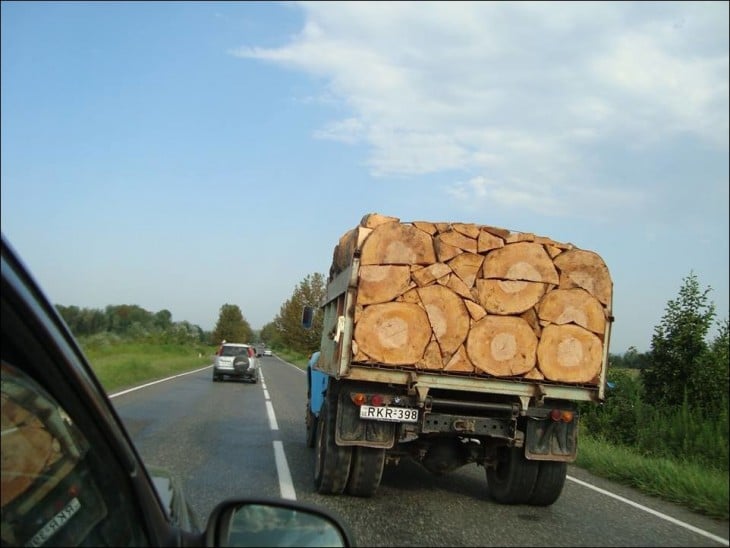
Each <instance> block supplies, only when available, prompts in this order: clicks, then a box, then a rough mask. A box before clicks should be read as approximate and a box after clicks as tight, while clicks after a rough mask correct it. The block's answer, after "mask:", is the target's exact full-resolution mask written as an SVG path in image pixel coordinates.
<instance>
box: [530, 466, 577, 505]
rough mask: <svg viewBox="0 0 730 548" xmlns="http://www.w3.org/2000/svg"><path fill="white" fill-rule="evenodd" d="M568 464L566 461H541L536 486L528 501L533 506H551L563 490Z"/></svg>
mask: <svg viewBox="0 0 730 548" xmlns="http://www.w3.org/2000/svg"><path fill="white" fill-rule="evenodd" d="M567 473H568V465H567V464H566V463H564V462H551V461H541V462H540V463H539V471H538V473H537V480H536V481H535V487H534V488H533V490H532V495H530V499H529V500H528V501H527V503H528V504H532V505H533V506H550V505H551V504H552V503H554V502H555V501H556V500H558V497H560V493H561V492H562V491H563V486H564V485H565V476H566V475H567Z"/></svg>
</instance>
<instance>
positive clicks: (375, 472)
mask: <svg viewBox="0 0 730 548" xmlns="http://www.w3.org/2000/svg"><path fill="white" fill-rule="evenodd" d="M352 453H353V454H352V466H351V467H350V479H348V480H347V488H346V489H347V493H348V494H350V495H354V496H356V497H372V496H373V495H374V494H375V491H377V489H378V486H379V485H380V479H381V478H382V477H383V467H384V466H385V449H379V448H377V447H355V448H353V451H352Z"/></svg>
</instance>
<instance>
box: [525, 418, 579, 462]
mask: <svg viewBox="0 0 730 548" xmlns="http://www.w3.org/2000/svg"><path fill="white" fill-rule="evenodd" d="M526 438H527V439H526V440H525V457H527V458H528V459H529V460H551V461H561V462H573V461H575V458H576V456H577V454H578V453H577V450H578V416H577V415H576V416H575V418H574V419H573V420H572V421H571V422H569V423H565V422H555V421H553V420H551V419H549V418H548V419H534V418H533V419H528V421H527V436H526Z"/></svg>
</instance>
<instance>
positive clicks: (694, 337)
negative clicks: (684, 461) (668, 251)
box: [642, 272, 727, 406]
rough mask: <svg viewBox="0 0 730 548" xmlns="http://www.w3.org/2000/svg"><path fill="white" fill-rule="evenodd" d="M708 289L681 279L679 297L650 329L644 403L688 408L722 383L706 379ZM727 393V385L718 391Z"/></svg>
mask: <svg viewBox="0 0 730 548" xmlns="http://www.w3.org/2000/svg"><path fill="white" fill-rule="evenodd" d="M710 290H711V289H710V288H709V287H708V288H706V289H704V290H701V289H700V286H699V282H698V281H697V276H696V275H695V274H694V273H692V272H690V274H689V275H688V276H687V277H686V278H684V280H683V284H682V287H681V288H680V290H679V296H678V297H677V298H676V299H674V300H670V301H669V302H668V303H667V307H666V310H665V313H664V316H663V318H662V321H661V323H660V324H659V325H658V326H656V327H655V328H654V335H653V337H652V342H651V350H650V351H649V364H648V368H647V369H644V370H642V379H643V382H644V389H645V398H646V401H647V402H648V403H651V404H654V405H664V406H681V405H682V404H683V402H684V401H685V398H687V402H688V403H689V404H690V405H697V404H699V403H700V401H698V397H699V396H700V394H701V393H702V392H703V391H704V390H707V389H709V388H710V387H711V386H708V384H707V383H708V382H709V383H710V384H711V385H719V384H720V383H721V382H722V381H723V380H724V379H722V378H714V379H708V378H706V372H707V368H708V362H709V361H711V360H710V357H709V356H708V353H709V349H708V344H707V342H706V341H705V338H706V336H707V333H708V331H709V329H710V327H711V325H712V322H713V320H714V318H715V306H714V304H712V303H710V302H709V298H708V294H709V292H710ZM722 389H723V390H724V391H725V392H727V381H726V380H725V383H724V385H723V387H722Z"/></svg>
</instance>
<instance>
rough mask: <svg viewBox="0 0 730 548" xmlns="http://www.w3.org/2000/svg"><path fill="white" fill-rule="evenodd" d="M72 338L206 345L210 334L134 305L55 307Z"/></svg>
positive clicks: (58, 305) (165, 312) (170, 315)
mask: <svg viewBox="0 0 730 548" xmlns="http://www.w3.org/2000/svg"><path fill="white" fill-rule="evenodd" d="M55 307H56V310H58V312H59V314H60V315H61V317H62V318H63V320H64V321H65V322H66V325H68V327H69V329H70V330H71V332H72V333H73V334H74V335H75V336H76V337H81V338H88V337H91V336H94V335H100V334H104V333H106V334H113V335H115V336H117V337H120V338H122V339H125V340H148V341H151V342H160V343H172V342H174V343H186V342H207V339H208V338H209V336H210V334H209V333H206V332H205V331H203V330H202V329H201V328H200V327H199V326H197V325H194V324H192V323H190V322H188V321H180V322H173V321H172V313H171V312H170V311H169V310H164V309H163V310H160V311H158V312H150V311H149V310H145V309H144V308H142V307H141V306H138V305H136V304H120V305H108V306H106V307H105V308H104V309H103V310H102V309H98V308H80V307H78V306H73V305H72V306H64V305H61V304H56V305H55Z"/></svg>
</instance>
